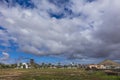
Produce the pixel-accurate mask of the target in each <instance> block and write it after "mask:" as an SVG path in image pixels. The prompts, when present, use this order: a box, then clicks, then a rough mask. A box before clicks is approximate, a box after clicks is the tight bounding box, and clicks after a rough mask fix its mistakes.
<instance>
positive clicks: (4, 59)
mask: <svg viewBox="0 0 120 80" xmlns="http://www.w3.org/2000/svg"><path fill="white" fill-rule="evenodd" d="M8 59H9V54H8V53H6V52H2V57H0V61H6V60H8Z"/></svg>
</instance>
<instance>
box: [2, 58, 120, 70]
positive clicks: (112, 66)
mask: <svg viewBox="0 0 120 80" xmlns="http://www.w3.org/2000/svg"><path fill="white" fill-rule="evenodd" d="M0 68H14V69H31V68H53V69H55V68H63V69H64V68H66V69H71V68H74V69H79V68H81V69H88V70H89V69H90V70H106V69H107V70H120V64H119V63H117V62H114V61H112V60H104V61H102V62H100V63H98V64H75V63H74V62H71V64H61V63H58V64H52V63H41V64H38V63H36V62H35V60H34V59H29V61H28V62H19V63H15V64H2V63H0Z"/></svg>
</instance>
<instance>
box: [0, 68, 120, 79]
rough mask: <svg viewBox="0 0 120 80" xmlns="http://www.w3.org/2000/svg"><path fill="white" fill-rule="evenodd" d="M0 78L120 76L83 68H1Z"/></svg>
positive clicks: (111, 77) (97, 77) (116, 77)
mask: <svg viewBox="0 0 120 80" xmlns="http://www.w3.org/2000/svg"><path fill="white" fill-rule="evenodd" d="M0 80H120V76H110V75H107V74H105V73H104V72H102V71H86V70H84V69H60V68H59V69H50V68H46V69H1V71H0Z"/></svg>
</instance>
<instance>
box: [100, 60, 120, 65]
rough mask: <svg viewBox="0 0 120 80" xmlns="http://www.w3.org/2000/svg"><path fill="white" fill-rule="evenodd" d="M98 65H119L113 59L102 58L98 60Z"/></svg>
mask: <svg viewBox="0 0 120 80" xmlns="http://www.w3.org/2000/svg"><path fill="white" fill-rule="evenodd" d="M99 65H113V66H120V64H119V63H117V62H114V61H112V60H104V61H102V62H100V63H99Z"/></svg>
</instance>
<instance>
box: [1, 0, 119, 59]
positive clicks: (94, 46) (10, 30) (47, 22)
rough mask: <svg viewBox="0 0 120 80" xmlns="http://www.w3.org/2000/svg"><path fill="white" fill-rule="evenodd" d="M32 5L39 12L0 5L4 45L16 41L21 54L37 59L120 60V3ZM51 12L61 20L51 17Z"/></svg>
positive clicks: (106, 0) (45, 1) (102, 0)
mask: <svg viewBox="0 0 120 80" xmlns="http://www.w3.org/2000/svg"><path fill="white" fill-rule="evenodd" d="M32 2H33V3H34V4H35V5H36V7H37V8H32V9H31V8H28V9H26V8H21V7H20V6H14V7H7V6H6V4H2V5H0V26H2V27H4V28H5V29H6V31H3V30H0V37H2V36H4V35H6V37H2V38H3V40H2V41H4V40H6V41H5V42H4V43H6V42H7V41H8V40H13V41H14V42H15V43H17V44H18V47H19V50H22V51H23V52H26V53H32V54H36V55H54V54H57V55H58V54H64V55H66V57H69V58H81V57H83V58H89V57H93V58H96V57H97V58H98V57H100V58H112V59H117V58H118V59H119V58H120V54H119V52H120V50H119V48H120V38H119V34H120V31H119V30H120V23H119V22H120V11H119V9H120V5H119V2H120V1H119V0H95V1H93V2H87V1H85V0H70V1H69V2H68V3H66V4H65V5H64V6H61V7H60V8H59V6H56V4H53V3H51V2H50V1H48V0H41V1H39V0H32ZM65 7H67V8H68V9H69V10H70V11H72V13H71V14H70V12H69V11H68V9H67V10H64V8H65ZM50 12H51V13H53V14H56V15H57V16H59V17H61V18H60V19H57V18H55V17H51V16H50ZM59 13H60V14H64V16H61V15H58V14H59ZM1 44H2V43H0V45H1ZM6 44H10V43H6Z"/></svg>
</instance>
